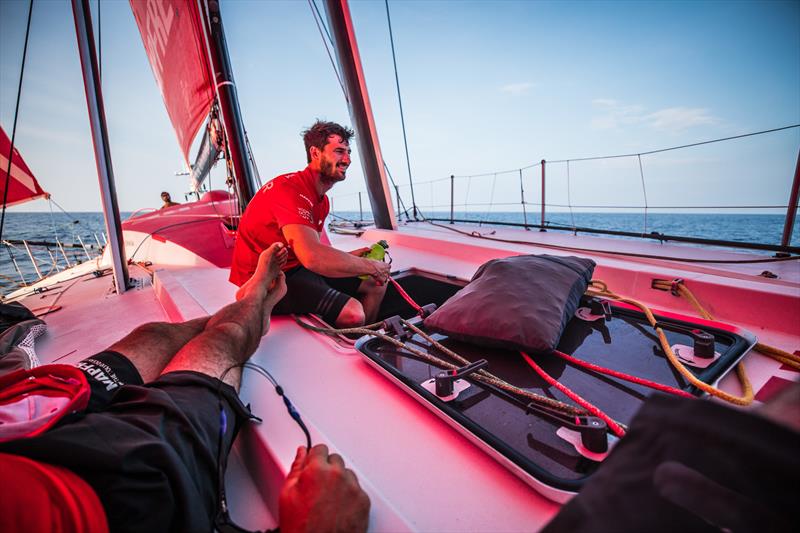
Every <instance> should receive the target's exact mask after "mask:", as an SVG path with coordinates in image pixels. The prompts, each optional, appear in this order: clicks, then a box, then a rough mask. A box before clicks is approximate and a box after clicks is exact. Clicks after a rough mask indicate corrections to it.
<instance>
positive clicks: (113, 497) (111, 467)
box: [0, 352, 251, 532]
mask: <svg viewBox="0 0 800 533" xmlns="http://www.w3.org/2000/svg"><path fill="white" fill-rule="evenodd" d="M84 363H86V364H83V365H82V366H83V370H84V372H85V373H87V378H89V383H90V386H91V388H92V395H91V399H90V406H89V408H87V409H86V410H85V411H84V412H81V413H76V414H73V415H70V416H67V417H65V418H64V419H62V420H61V421H60V422H59V423H58V424H57V425H56V426H54V427H53V428H51V429H50V430H49V431H47V432H46V433H44V434H42V435H39V436H37V437H33V438H28V439H20V440H16V441H11V442H5V443H2V444H0V451H3V452H8V453H15V454H18V455H23V456H26V457H29V458H31V459H34V460H37V461H41V462H45V463H50V464H55V465H59V466H63V467H66V468H68V469H70V470H72V471H73V472H75V473H76V474H78V475H79V476H80V477H81V478H83V479H84V480H85V481H86V482H87V483H89V485H91V486H92V488H93V489H94V491H95V492H96V493H97V495H98V496H99V498H100V501H101V502H102V503H103V507H104V508H105V510H106V516H107V518H108V525H109V528H110V530H111V531H204V532H207V531H210V530H211V528H212V524H213V520H214V518H215V516H216V514H217V509H218V489H219V478H220V476H219V472H220V468H222V469H223V471H224V468H225V462H226V458H227V457H228V452H229V451H230V447H231V445H232V444H233V441H234V439H235V437H236V434H237V432H238V430H239V428H240V426H241V425H242V424H243V423H244V422H245V421H246V420H247V419H248V418H249V417H250V416H251V415H250V413H249V411H248V410H247V408H246V407H245V406H244V405H243V404H242V403H241V401H240V400H239V397H238V396H237V394H236V391H235V390H234V389H233V388H232V387H231V386H229V385H227V384H225V383H223V382H221V381H219V380H218V379H216V378H212V377H210V376H207V375H205V374H200V373H197V372H191V371H179V372H170V373H168V374H164V375H163V376H161V377H159V378H158V379H156V380H155V381H153V382H151V383H148V384H147V385H142V384H141V381H142V380H141V377H140V376H139V374H138V372H136V368H135V367H134V366H133V364H132V363H131V362H130V361H128V360H127V359H126V358H125V357H124V356H122V355H120V354H117V353H114V352H103V353H101V354H98V355H96V356H93V357H90V358H89V359H87V360H85V361H84ZM106 367H108V368H106ZM98 369H100V370H98ZM109 372H111V373H112V374H113V376H114V377H113V378H108V375H109V374H108V373H109ZM101 373H102V374H103V375H102V376H101ZM98 376H100V378H99V379H98ZM115 380H118V381H115ZM116 383H118V385H117V386H116V387H110V390H109V386H110V385H113V384H116ZM220 447H221V448H220ZM220 449H221V453H219V450H220ZM220 461H221V462H222V464H221V465H220V464H219V462H220Z"/></svg>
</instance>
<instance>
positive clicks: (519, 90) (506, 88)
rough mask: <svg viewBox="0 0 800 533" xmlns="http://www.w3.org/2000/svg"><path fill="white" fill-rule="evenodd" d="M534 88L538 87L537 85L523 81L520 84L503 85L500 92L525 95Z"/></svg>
mask: <svg viewBox="0 0 800 533" xmlns="http://www.w3.org/2000/svg"><path fill="white" fill-rule="evenodd" d="M534 87H536V84H535V83H532V82H530V81H523V82H520V83H509V84H508V85H503V86H502V87H500V92H501V93H509V94H525V93H527V92H528V91H530V90H531V89H533V88H534Z"/></svg>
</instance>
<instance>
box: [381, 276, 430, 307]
mask: <svg viewBox="0 0 800 533" xmlns="http://www.w3.org/2000/svg"><path fill="white" fill-rule="evenodd" d="M389 281H391V282H392V285H394V288H395V289H397V292H398V293H400V296H402V297H403V299H404V300H405V301H406V302H408V305H410V306H411V307H413V308H414V310H415V311H416V312H417V313H419V312H420V311H422V307H420V306H419V305H418V304H417V302H415V301H414V300H413V299H412V298H411V296H409V295H408V293H407V292H406V291H405V289H403V287H401V286H400V284H399V283H397V282H396V281H395V280H394V278H393V277H391V276H389Z"/></svg>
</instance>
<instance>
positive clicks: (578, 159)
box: [419, 124, 800, 207]
mask: <svg viewBox="0 0 800 533" xmlns="http://www.w3.org/2000/svg"><path fill="white" fill-rule="evenodd" d="M793 128H800V124H792V125H790V126H783V127H780V128H772V129H769V130H762V131H754V132H751V133H745V134H742V135H734V136H732V137H721V138H719V139H711V140H708V141H701V142H696V143H691V144H683V145H680V146H670V147H668V148H659V149H657V150H648V151H645V152H638V153H631V154H618V155H603V156H594V157H574V158H569V159H553V160H550V159H548V160H547V163H548V164H553V163H566V162H568V161H569V162H573V163H574V162H576V161H598V160H602V159H619V158H624V157H636V156H642V155H651V154H659V153H661V152H669V151H672V150H680V149H682V148H692V147H694V146H702V145H705V144H713V143H718V142H723V141H731V140H734V139H742V138H745V137H753V136H756V135H764V134H767V133H774V132H777V131H784V130H790V129H793ZM539 165H541V162H539V161H537V162H536V163H533V164H530V165H526V166H524V167H519V168H512V169H509V170H497V171H491V172H483V173H480V174H455V175H453V177H455V178H485V177H488V176H493V175H494V174H510V173H512V172H518V171H520V170H528V169H529V168H535V167H538V166H539ZM448 179H450V176H447V177H445V178H437V179H436V180H434V181H444V180H448ZM425 183H427V182H419V184H425ZM547 205H550V204H547ZM560 207H566V206H560ZM575 207H581V206H575ZM588 207H604V206H588ZM744 207H748V206H744ZM774 207H786V206H774Z"/></svg>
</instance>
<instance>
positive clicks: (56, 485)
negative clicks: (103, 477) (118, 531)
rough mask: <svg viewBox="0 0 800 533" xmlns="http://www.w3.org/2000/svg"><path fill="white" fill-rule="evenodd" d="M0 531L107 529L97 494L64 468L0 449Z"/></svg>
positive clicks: (89, 532)
mask: <svg viewBox="0 0 800 533" xmlns="http://www.w3.org/2000/svg"><path fill="white" fill-rule="evenodd" d="M0 487H3V496H2V497H0V531H4V532H7V533H16V532H19V533H29V532H33V531H36V532H49V531H53V532H58V533H108V525H107V522H106V513H105V510H104V509H103V505H102V504H101V503H100V498H98V497H97V494H96V493H95V492H94V490H92V487H90V486H89V484H88V483H86V482H85V481H84V480H83V479H81V478H80V477H78V475H77V474H75V473H73V472H72V471H70V470H67V469H66V468H63V467H60V466H54V465H50V464H47V463H40V462H38V461H34V460H32V459H28V458H26V457H20V456H17V455H9V454H5V453H0Z"/></svg>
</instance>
